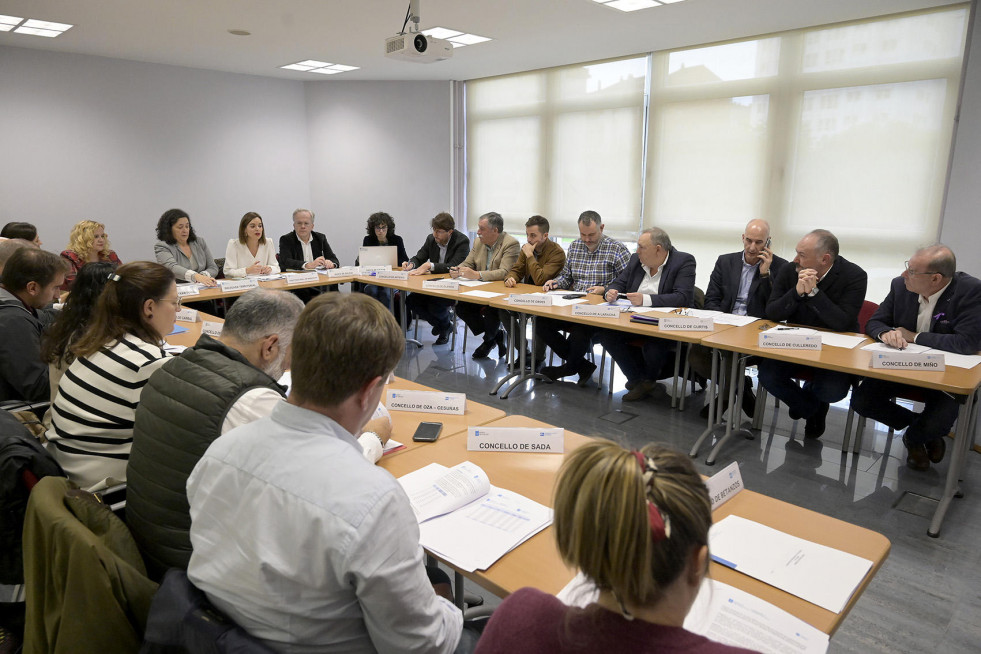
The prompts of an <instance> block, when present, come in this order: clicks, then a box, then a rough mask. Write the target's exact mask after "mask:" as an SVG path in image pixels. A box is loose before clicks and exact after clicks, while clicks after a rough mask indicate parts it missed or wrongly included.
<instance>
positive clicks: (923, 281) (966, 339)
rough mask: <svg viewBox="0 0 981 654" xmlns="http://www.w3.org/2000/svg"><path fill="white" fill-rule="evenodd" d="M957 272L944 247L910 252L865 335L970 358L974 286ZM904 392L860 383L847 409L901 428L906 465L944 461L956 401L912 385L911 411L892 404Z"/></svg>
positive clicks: (979, 343) (980, 305)
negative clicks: (918, 401) (918, 402)
mask: <svg viewBox="0 0 981 654" xmlns="http://www.w3.org/2000/svg"><path fill="white" fill-rule="evenodd" d="M956 269H957V259H956V257H955V256H954V253H953V252H952V251H951V249H950V248H949V247H947V246H946V245H932V246H930V247H926V248H922V249H920V250H917V251H916V253H915V254H914V255H913V256H912V257H911V258H910V260H909V261H907V262H906V270H904V271H903V274H902V275H900V276H899V277H897V278H895V279H894V280H892V286H891V287H890V289H889V295H887V296H886V299H885V300H883V301H882V304H880V305H879V309H878V310H877V311H876V312H875V314H874V315H873V316H872V318H871V319H869V322H868V324H867V325H866V326H865V332H866V333H867V334H868V335H869V336H871V337H872V338H874V339H876V340H878V341H882V342H883V343H885V344H887V345H890V346H892V347H894V348H897V349H900V350H902V349H905V348H906V347H907V346H908V345H909V344H910V343H915V344H917V345H924V346H926V347H930V348H935V349H938V350H945V351H947V352H954V353H956V354H976V353H977V351H978V350H979V349H981V281H979V280H978V279H977V278H975V277H972V276H971V275H968V274H967V273H963V272H955V270H956ZM909 390H910V387H909V386H906V385H904V384H897V383H894V382H888V381H883V380H879V379H866V380H864V381H863V382H862V385H861V386H859V387H858V389H857V390H856V391H855V393H854V395H853V396H852V407H854V409H855V411H856V412H858V414H859V415H862V416H866V417H868V418H872V419H873V420H877V421H879V422H881V423H884V424H886V425H889V426H890V427H892V428H893V429H895V430H900V429H906V434H905V435H904V436H903V444H904V445H905V446H906V450H907V456H906V465H908V466H909V467H910V468H912V469H914V470H928V469H929V468H930V464H931V463H940V462H941V461H942V460H943V458H944V454H945V453H946V450H947V446H946V443H945V441H944V436H945V435H946V434H947V432H949V431H950V429H951V427H953V425H954V420H956V419H957V402H956V401H955V400H954V398H952V397H951V396H950V395H948V394H946V393H944V392H942V391H937V390H932V389H927V388H919V389H917V391H918V393H919V394H920V396H921V397H922V398H923V403H924V407H923V411H922V413H914V412H913V411H910V410H909V409H907V408H905V407H902V406H899V405H898V404H896V402H895V401H894V398H895V397H897V396H900V395H903V394H904V393H907V392H909Z"/></svg>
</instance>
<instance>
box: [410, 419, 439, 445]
mask: <svg viewBox="0 0 981 654" xmlns="http://www.w3.org/2000/svg"><path fill="white" fill-rule="evenodd" d="M441 431H443V423H441V422H420V423H419V426H418V427H416V433H414V434H413V435H412V440H414V441H416V442H417V443H432V442H434V441H435V440H436V439H437V438H439V433H440V432H441Z"/></svg>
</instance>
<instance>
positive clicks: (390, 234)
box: [361, 211, 409, 306]
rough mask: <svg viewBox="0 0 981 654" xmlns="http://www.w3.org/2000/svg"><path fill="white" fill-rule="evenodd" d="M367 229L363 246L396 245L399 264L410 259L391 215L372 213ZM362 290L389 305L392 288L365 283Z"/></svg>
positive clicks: (379, 212) (380, 212) (381, 212)
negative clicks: (396, 231)
mask: <svg viewBox="0 0 981 654" xmlns="http://www.w3.org/2000/svg"><path fill="white" fill-rule="evenodd" d="M366 231H367V232H368V234H367V236H365V237H364V241H363V242H362V243H361V245H362V246H364V247H375V246H379V245H389V246H395V247H396V248H398V250H396V253H397V255H398V265H399V266H401V265H402V264H403V263H405V262H406V261H408V260H409V255H408V254H406V252H405V243H404V242H403V241H402V237H401V236H399V235H398V234H396V233H395V220H394V219H393V218H392V217H391V216H390V215H388V214H387V213H385V212H384V211H378V212H375V213H373V214H371V215H370V216H368V224H367V226H366ZM362 290H363V292H364V293H366V294H367V295H370V296H371V297H373V298H375V299H376V300H378V301H379V302H381V303H382V304H384V305H385V306H388V302H389V298H390V296H391V290H389V289H387V288H385V287H383V286H370V285H365V286H364V288H363V289H362Z"/></svg>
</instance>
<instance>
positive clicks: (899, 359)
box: [870, 351, 946, 371]
mask: <svg viewBox="0 0 981 654" xmlns="http://www.w3.org/2000/svg"><path fill="white" fill-rule="evenodd" d="M870 367H871V368H883V369H886V370H937V371H942V370H944V369H945V368H946V361H945V359H944V355H942V354H928V353H926V352H922V353H920V354H913V353H912V352H903V351H896V352H873V353H872V361H871V362H870Z"/></svg>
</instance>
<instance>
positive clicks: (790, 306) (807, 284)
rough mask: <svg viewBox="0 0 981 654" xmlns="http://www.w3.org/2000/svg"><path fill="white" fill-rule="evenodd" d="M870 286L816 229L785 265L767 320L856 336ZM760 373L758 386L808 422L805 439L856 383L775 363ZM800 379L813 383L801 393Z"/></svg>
mask: <svg viewBox="0 0 981 654" xmlns="http://www.w3.org/2000/svg"><path fill="white" fill-rule="evenodd" d="M868 282H869V278H868V275H867V274H866V273H865V271H864V270H862V269H861V268H859V267H858V266H857V265H855V264H854V263H852V262H851V261H848V260H847V259H845V257H842V256H839V254H838V239H837V238H836V237H835V235H834V234H832V233H831V232H829V231H828V230H826V229H815V230H814V231H812V232H810V233H809V234H806V235H805V236H804V237H803V238H802V239H801V240H800V241H799V242H798V243H797V256H795V257H794V265H793V266H784V267H783V269H782V270H781V271H780V273H779V274H777V276H776V278H775V279H774V280H773V291H772V293H771V294H770V300H769V301H768V302H767V303H766V317H767V318H769V319H770V320H777V321H780V320H786V321H787V322H788V323H791V324H794V325H805V326H808V327H819V328H822V329H829V330H832V331H836V332H856V331H858V313H859V311H861V309H862V303H863V302H865V290H866V288H867V287H868ZM759 371H760V375H759V377H760V383H761V384H762V385H763V387H764V388H766V390H767V391H768V392H769V393H770V394H771V395H773V396H775V397H777V398H779V399H780V400H781V401H782V402H784V403H785V404H786V405H787V410H788V413H789V414H790V417H791V418H793V419H794V420H799V419H800V418H805V419H806V420H807V424H806V425H805V427H804V436H805V438H820V437H821V435H822V434H824V427H825V424H824V423H825V418H826V417H827V415H828V409H829V408H830V405H831V403H832V402H837V401H839V400H841V399H842V398H843V397H845V396H846V395H847V394H848V389H849V388H850V387H851V382H852V377H851V375H848V374H846V373H843V372H834V371H831V370H822V369H818V368H807V367H806V366H801V365H798V364H794V363H787V362H785V361H777V360H775V359H763V360H762V361H760V363H759ZM804 371H807V372H806V373H805V372H804ZM802 374H804V376H805V377H807V378H809V381H807V382H806V383H805V384H804V386H803V388H802V387H801V386H800V385H798V383H797V378H798V377H799V376H801V375H802Z"/></svg>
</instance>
